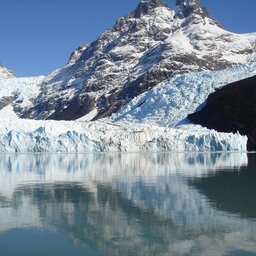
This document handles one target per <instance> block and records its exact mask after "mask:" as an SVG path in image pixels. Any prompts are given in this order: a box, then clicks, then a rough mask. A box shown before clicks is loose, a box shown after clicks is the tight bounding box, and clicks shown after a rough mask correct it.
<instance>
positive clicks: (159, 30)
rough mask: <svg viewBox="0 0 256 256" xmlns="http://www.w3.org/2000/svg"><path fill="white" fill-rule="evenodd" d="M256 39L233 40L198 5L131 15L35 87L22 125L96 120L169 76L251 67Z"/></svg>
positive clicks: (189, 1) (183, 2)
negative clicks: (26, 120)
mask: <svg viewBox="0 0 256 256" xmlns="http://www.w3.org/2000/svg"><path fill="white" fill-rule="evenodd" d="M255 52H256V34H255V33H253V34H243V35H240V34H235V33H231V32H228V31H226V30H224V29H223V28H222V27H221V26H220V25H219V24H218V23H217V22H216V21H214V20H212V19H211V18H210V17H209V15H208V12H207V10H206V9H204V8H202V7H201V6H200V3H199V0H177V1H176V6H175V8H174V9H170V8H169V7H168V6H166V5H165V4H164V3H163V2H162V1H161V0H150V1H141V2H140V3H139V5H138V6H137V8H136V9H135V10H134V11H133V12H131V13H130V14H128V15H127V16H125V17H122V18H120V19H119V20H118V21H117V22H116V24H115V25H114V26H113V27H112V28H110V29H109V30H107V31H106V32H105V33H103V34H102V35H101V36H100V37H99V38H98V39H97V40H96V41H94V42H93V43H91V44H90V45H89V46H87V45H83V46H81V47H80V48H79V49H77V50H76V51H75V52H74V53H73V54H72V56H71V58H70V60H69V62H68V64H67V65H66V66H64V67H63V68H61V69H58V70H56V71H54V72H53V73H52V74H50V75H49V76H48V77H47V78H46V79H45V80H44V83H43V84H42V85H41V91H40V94H39V96H38V97H37V98H36V100H35V101H34V106H33V107H32V108H30V109H29V110H28V111H25V110H24V109H21V110H20V112H19V113H18V114H19V115H20V116H22V117H25V118H36V119H58V120H59V119H65V120H74V119H78V118H81V117H82V116H85V117H84V120H86V119H88V120H95V119H99V118H103V117H106V116H109V115H111V114H112V113H114V112H117V111H118V110H119V109H120V107H121V106H123V105H125V104H126V103H127V102H129V101H130V100H131V99H133V98H134V97H136V96H138V95H140V94H141V93H143V92H145V91H148V90H149V89H151V88H153V87H154V86H156V85H157V84H159V83H160V82H162V81H165V80H167V79H170V78H171V77H172V76H173V75H174V74H177V73H179V74H181V73H186V72H188V71H203V70H221V69H224V68H227V67H230V66H232V65H234V64H239V63H247V62H249V61H251V60H255Z"/></svg>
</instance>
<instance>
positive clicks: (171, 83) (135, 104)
mask: <svg viewBox="0 0 256 256" xmlns="http://www.w3.org/2000/svg"><path fill="white" fill-rule="evenodd" d="M253 75H256V62H250V63H248V64H244V65H239V66H235V67H232V68H228V69H225V70H222V71H203V72H191V73H187V74H183V75H176V76H174V77H173V78H171V79H170V80H167V81H165V82H163V83H160V84H158V85H157V86H155V87H154V88H153V89H151V90H149V91H147V92H145V93H143V94H141V95H139V96H138V97H136V98H134V99H133V100H132V101H131V102H129V103H128V104H126V105H125V106H124V107H123V108H121V109H120V111H119V112H118V113H116V114H114V115H112V117H111V120H112V121H121V122H124V121H129V122H146V123H152V124H158V125H161V126H171V127H175V126H177V125H178V124H180V123H184V122H185V123H186V122H187V121H186V120H184V119H185V118H186V117H187V115H188V114H190V113H194V112H195V111H196V110H199V109H200V108H201V107H202V106H203V105H202V104H203V103H204V102H205V101H206V99H207V97H208V95H209V94H211V93H212V92H214V90H216V89H217V88H220V87H221V86H224V85H226V84H229V83H231V82H234V81H238V80H242V79H244V78H247V77H251V76H253Z"/></svg>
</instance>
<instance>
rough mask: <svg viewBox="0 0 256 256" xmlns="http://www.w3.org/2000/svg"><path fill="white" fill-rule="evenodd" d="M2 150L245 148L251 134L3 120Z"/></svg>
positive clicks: (191, 127) (0, 130)
mask: <svg viewBox="0 0 256 256" xmlns="http://www.w3.org/2000/svg"><path fill="white" fill-rule="evenodd" d="M2 121H3V122H2V123H1V125H0V152H12V153H14V152H81V153H82V152H120V151H122V152H139V151H182V152H183V151H227V150H230V151H237V150H238V151H245V150H246V144H247V137H246V136H242V135H240V134H231V133H230V134H227V133H218V132H216V131H214V130H208V129H206V128H202V127H200V126H195V125H184V126H181V127H180V128H179V129H176V128H168V127H160V126H153V125H147V124H141V125H139V124H138V125H133V124H130V125H129V124H127V123H124V124H123V125H120V124H119V125H116V124H112V123H106V122H101V121H96V122H78V121H50V120H49V121H39V120H22V119H18V118H17V119H2Z"/></svg>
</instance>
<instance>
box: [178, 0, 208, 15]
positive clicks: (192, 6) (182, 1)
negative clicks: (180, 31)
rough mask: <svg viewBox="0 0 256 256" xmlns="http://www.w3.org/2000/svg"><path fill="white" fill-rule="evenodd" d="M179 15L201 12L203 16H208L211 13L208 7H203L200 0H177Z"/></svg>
mask: <svg viewBox="0 0 256 256" xmlns="http://www.w3.org/2000/svg"><path fill="white" fill-rule="evenodd" d="M176 10H177V14H176V15H177V16H179V17H181V18H186V17H188V16H190V15H191V14H200V15H201V16H204V17H206V16H208V15H209V13H208V11H207V9H206V8H202V7H201V5H200V0H176Z"/></svg>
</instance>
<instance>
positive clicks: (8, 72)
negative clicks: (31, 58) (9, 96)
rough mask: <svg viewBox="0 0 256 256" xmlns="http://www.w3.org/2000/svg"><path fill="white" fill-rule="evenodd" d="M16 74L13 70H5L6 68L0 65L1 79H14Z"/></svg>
mask: <svg viewBox="0 0 256 256" xmlns="http://www.w3.org/2000/svg"><path fill="white" fill-rule="evenodd" d="M14 76H15V75H14V73H13V72H12V71H11V70H8V69H7V68H5V67H4V66H2V65H1V64H0V79H4V78H12V77H14Z"/></svg>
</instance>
